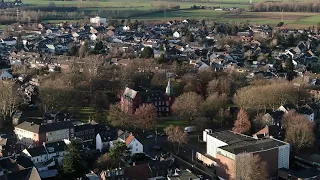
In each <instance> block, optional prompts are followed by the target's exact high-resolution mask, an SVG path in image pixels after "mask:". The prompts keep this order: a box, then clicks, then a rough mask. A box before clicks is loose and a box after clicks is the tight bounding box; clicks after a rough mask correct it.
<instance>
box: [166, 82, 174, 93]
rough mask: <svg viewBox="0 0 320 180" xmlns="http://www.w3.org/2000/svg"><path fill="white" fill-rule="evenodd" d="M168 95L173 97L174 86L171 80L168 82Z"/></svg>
mask: <svg viewBox="0 0 320 180" xmlns="http://www.w3.org/2000/svg"><path fill="white" fill-rule="evenodd" d="M166 94H167V95H168V96H173V87H172V84H171V79H169V81H168V85H167V88H166Z"/></svg>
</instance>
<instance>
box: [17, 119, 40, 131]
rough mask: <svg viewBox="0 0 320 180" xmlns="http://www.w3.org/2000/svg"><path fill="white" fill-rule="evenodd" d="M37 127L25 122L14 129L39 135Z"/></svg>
mask: <svg viewBox="0 0 320 180" xmlns="http://www.w3.org/2000/svg"><path fill="white" fill-rule="evenodd" d="M39 127H40V125H38V124H34V123H31V122H27V121H24V122H22V123H20V124H18V125H17V126H16V128H19V129H23V130H26V131H30V132H34V133H39Z"/></svg>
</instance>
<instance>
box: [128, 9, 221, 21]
mask: <svg viewBox="0 0 320 180" xmlns="http://www.w3.org/2000/svg"><path fill="white" fill-rule="evenodd" d="M225 13H226V11H213V10H177V11H169V12H166V13H165V14H166V16H165V15H164V12H155V13H149V14H145V15H142V16H137V17H132V18H131V19H137V20H164V17H166V19H167V20H170V19H181V18H184V19H187V18H193V19H195V18H199V19H204V18H217V17H219V16H221V15H223V14H225Z"/></svg>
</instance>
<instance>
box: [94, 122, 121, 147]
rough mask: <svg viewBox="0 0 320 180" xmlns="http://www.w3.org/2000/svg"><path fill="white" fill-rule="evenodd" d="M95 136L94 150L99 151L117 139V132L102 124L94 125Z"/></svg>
mask: <svg viewBox="0 0 320 180" xmlns="http://www.w3.org/2000/svg"><path fill="white" fill-rule="evenodd" d="M95 134H96V136H95V142H96V149H99V150H100V151H101V150H102V149H103V148H105V147H107V146H109V145H110V143H111V142H113V141H115V140H117V138H118V133H117V130H116V129H115V128H112V127H109V126H106V125H104V124H97V125H95Z"/></svg>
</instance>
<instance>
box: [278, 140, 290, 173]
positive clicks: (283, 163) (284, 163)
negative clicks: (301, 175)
mask: <svg viewBox="0 0 320 180" xmlns="http://www.w3.org/2000/svg"><path fill="white" fill-rule="evenodd" d="M289 156H290V144H285V145H283V146H280V147H279V153H278V169H280V168H287V169H289Z"/></svg>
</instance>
